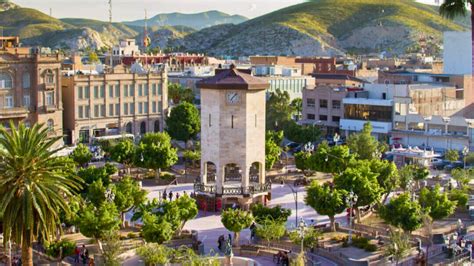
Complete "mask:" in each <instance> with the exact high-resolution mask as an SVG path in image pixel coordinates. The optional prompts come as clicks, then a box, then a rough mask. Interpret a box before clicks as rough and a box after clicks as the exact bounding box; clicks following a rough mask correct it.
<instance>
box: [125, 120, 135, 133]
mask: <svg viewBox="0 0 474 266" xmlns="http://www.w3.org/2000/svg"><path fill="white" fill-rule="evenodd" d="M125 131H127V133H128V134H133V132H132V131H133V125H132V122H128V123H127V125H126V126H125Z"/></svg>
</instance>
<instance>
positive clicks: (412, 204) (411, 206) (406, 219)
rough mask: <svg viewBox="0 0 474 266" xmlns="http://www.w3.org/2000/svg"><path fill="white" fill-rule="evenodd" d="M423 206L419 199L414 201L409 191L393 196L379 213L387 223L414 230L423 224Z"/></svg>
mask: <svg viewBox="0 0 474 266" xmlns="http://www.w3.org/2000/svg"><path fill="white" fill-rule="evenodd" d="M421 213H422V211H421V206H420V204H419V203H418V202H417V201H412V200H411V197H410V194H409V193H403V194H401V195H400V196H398V197H396V198H392V199H391V200H390V202H389V203H388V204H387V205H384V206H382V207H381V208H380V211H379V214H380V217H381V218H382V219H384V220H385V221H386V222H387V223H389V224H391V225H393V226H396V227H400V228H402V229H403V230H404V231H406V232H412V231H415V230H416V229H418V228H420V227H421V226H422V224H423V220H422V218H421Z"/></svg>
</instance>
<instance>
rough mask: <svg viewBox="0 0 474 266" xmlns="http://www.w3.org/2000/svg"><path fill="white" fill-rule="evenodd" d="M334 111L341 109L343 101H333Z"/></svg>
mask: <svg viewBox="0 0 474 266" xmlns="http://www.w3.org/2000/svg"><path fill="white" fill-rule="evenodd" d="M332 109H341V101H338V100H332Z"/></svg>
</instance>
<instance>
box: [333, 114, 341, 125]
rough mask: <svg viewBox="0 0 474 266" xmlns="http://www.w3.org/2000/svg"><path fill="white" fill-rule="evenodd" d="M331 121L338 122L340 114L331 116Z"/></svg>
mask: <svg viewBox="0 0 474 266" xmlns="http://www.w3.org/2000/svg"><path fill="white" fill-rule="evenodd" d="M332 121H333V122H337V123H339V121H341V117H340V116H333V117H332Z"/></svg>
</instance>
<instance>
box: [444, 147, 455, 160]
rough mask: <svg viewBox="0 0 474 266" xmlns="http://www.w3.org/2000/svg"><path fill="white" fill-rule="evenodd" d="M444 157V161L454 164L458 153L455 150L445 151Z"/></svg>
mask: <svg viewBox="0 0 474 266" xmlns="http://www.w3.org/2000/svg"><path fill="white" fill-rule="evenodd" d="M444 157H445V158H446V160H448V161H450V162H455V161H457V160H459V152H458V151H457V150H453V149H451V150H447V151H446V154H445V155H444Z"/></svg>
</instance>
